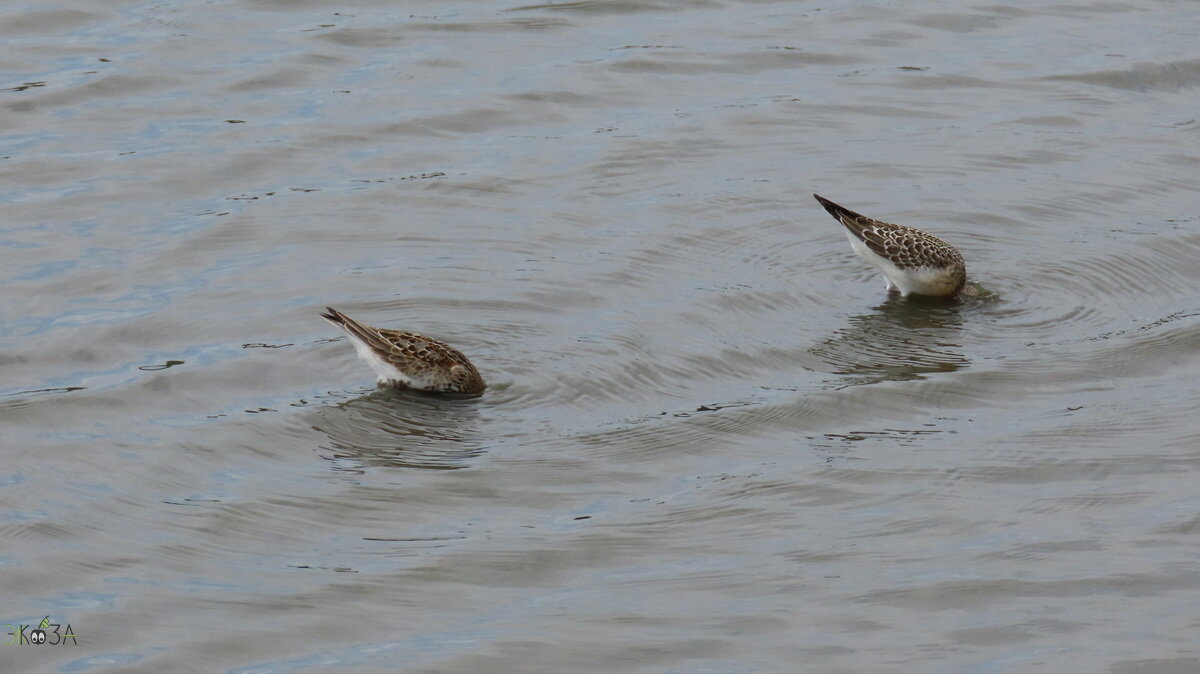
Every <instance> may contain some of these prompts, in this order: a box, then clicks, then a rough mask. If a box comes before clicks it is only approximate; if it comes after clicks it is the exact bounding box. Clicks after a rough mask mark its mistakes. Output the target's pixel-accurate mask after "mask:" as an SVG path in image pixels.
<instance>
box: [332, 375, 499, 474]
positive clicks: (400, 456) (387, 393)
mask: <svg viewBox="0 0 1200 674" xmlns="http://www.w3.org/2000/svg"><path fill="white" fill-rule="evenodd" d="M476 405H477V399H472V398H455V397H449V396H437V395H434V394H425V393H420V392H415V391H398V390H396V389H392V388H380V389H377V390H375V391H372V392H370V393H368V394H366V395H364V396H361V397H358V398H354V399H353V400H347V401H346V402H342V403H339V404H337V405H334V406H329V407H323V408H321V409H319V410H316V411H314V412H313V413H312V414H313V416H314V418H313V419H311V420H310V423H311V424H312V428H313V429H314V430H318V431H321V432H322V433H324V434H325V435H326V436H328V438H329V441H328V443H325V444H322V445H321V446H320V447H319V453H320V454H321V456H322V457H323V458H325V459H326V460H328V461H331V462H333V464H334V466H335V469H336V470H340V471H351V472H362V471H363V470H364V469H366V468H368V467H385V466H392V467H403V468H429V469H433V470H455V469H458V468H465V467H467V465H468V461H469V460H470V459H472V458H474V457H477V456H479V455H480V454H482V453H483V452H484V451H485V447H484V442H483V433H482V431H481V430H479V412H478V408H477V406H476Z"/></svg>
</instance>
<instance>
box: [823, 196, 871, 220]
mask: <svg viewBox="0 0 1200 674" xmlns="http://www.w3.org/2000/svg"><path fill="white" fill-rule="evenodd" d="M813 196H814V197H816V199H817V201H819V202H820V203H821V205H822V206H824V207H825V210H826V211H828V212H829V214H830V215H832V216H833V217H834V219H835V220H838V221H840V222H842V224H845V223H846V221H847V220H857V219H860V218H862V217H863V216H862V215H861V214H859V213H855V212H854V211H852V210H850V209H849V208H846V207H845V206H839V205H837V204H835V203H833V202H832V201H830V200H828V199H826V198H825V197H823V196H821V195H819V194H814V195H813Z"/></svg>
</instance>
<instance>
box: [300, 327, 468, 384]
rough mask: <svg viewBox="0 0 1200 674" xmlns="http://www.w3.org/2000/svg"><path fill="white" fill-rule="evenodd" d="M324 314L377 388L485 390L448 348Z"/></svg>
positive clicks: (410, 334)
mask: <svg viewBox="0 0 1200 674" xmlns="http://www.w3.org/2000/svg"><path fill="white" fill-rule="evenodd" d="M326 311H328V312H329V313H324V314H321V318H324V319H325V320H327V321H329V322H330V323H332V324H334V325H336V326H338V327H339V328H341V329H342V330H344V331H345V332H346V334H347V335H349V337H350V343H351V344H353V345H354V350H355V351H356V352H357V353H358V357H359V358H361V359H362V360H363V361H365V362H366V363H367V365H370V366H371V369H372V370H374V371H375V375H376V378H377V381H378V382H379V383H380V384H390V385H392V386H396V387H399V388H411V389H417V390H421V391H435V392H439V393H468V394H471V395H480V394H482V393H483V391H484V389H486V388H487V384H485V383H484V381H483V377H481V376H479V371H478V370H476V369H475V366H474V365H473V364H471V361H469V360H467V357H466V356H464V355H463V354H462V352H460V351H459V350H458V349H455V348H454V347H452V346H450V345H449V344H446V343H444V342H439V341H438V340H436V339H432V338H429V337H425V336H424V335H418V334H416V333H413V332H403V331H400V330H383V329H380V328H372V327H370V326H367V325H363V324H362V323H359V322H358V321H356V320H354V319H353V318H350V317H349V316H347V315H345V314H343V313H342V312H340V311H338V310H337V309H334V308H332V307H326Z"/></svg>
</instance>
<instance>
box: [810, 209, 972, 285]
mask: <svg viewBox="0 0 1200 674" xmlns="http://www.w3.org/2000/svg"><path fill="white" fill-rule="evenodd" d="M813 196H814V197H816V199H817V201H819V202H820V203H821V205H822V206H824V207H825V210H826V211H829V214H830V215H832V216H833V217H834V218H835V219H836V220H837V221H838V222H840V223H842V225H843V226H845V228H846V237H847V238H848V239H849V240H850V247H851V248H853V249H854V252H856V253H858V255H859V257H861V258H863V259H864V260H866V261H867V262H869V263H871V265H872V266H874V267H875V268H877V269H879V271H881V272H883V275H884V277H885V278H886V279H887V285H888V289H889V290H891V289H893V288H894V289H896V290H898V291H900V294H901V295H929V296H932V297H953V296H955V295H957V294H959V292H960V291H962V290H963V286H965V285H966V282H967V267H966V263H965V262H964V261H963V257H962V254H961V253H959V252H958V250H957V249H955V248H954V246H951V245H950V244H948V243H946V242H945V241H942V240H941V239H939V238H938V237H936V236H934V235H932V234H929V233H928V232H923V231H921V230H919V229H917V228H915V227H906V226H904V225H894V224H892V223H890V222H882V221H879V220H874V219H872V218H868V217H867V216H865V215H861V214H859V213H855V212H854V211H852V210H850V209H848V208H845V207H843V206H839V205H837V204H835V203H833V202H832V201H830V200H828V199H826V198H824V197H822V196H820V195H818V194H814V195H813Z"/></svg>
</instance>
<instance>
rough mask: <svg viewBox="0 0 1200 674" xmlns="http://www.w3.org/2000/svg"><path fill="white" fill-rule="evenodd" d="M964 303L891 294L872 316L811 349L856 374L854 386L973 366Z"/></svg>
mask: <svg viewBox="0 0 1200 674" xmlns="http://www.w3.org/2000/svg"><path fill="white" fill-rule="evenodd" d="M963 305H964V303H962V302H947V301H944V300H937V299H932V298H930V299H926V298H919V297H907V298H905V297H901V296H900V295H898V294H891V295H889V296H888V298H887V300H886V301H885V302H884V303H883V304H881V305H879V306H877V307H875V310H874V311H872V312H871V313H868V314H861V315H858V316H851V317H850V318H849V319H848V320H849V323H848V325H846V326H844V327H842V328H839V329H838V330H837V332H836V334H835V335H834V336H833V337H830V338H828V339H826V340H825V341H823V342H821V343H820V344H819V345H817V346H814V347H813V348H812V349H811V350H810V353H811V354H813V355H815V356H817V357H819V358H820V359H821V360H822V361H824V362H825V363H827V364H828V365H829V366H831V367H833V368H834V369H833V372H834V373H835V374H844V375H851V376H852V377H853V379H852V380H851V381H850V382H848V383H849V384H871V383H875V382H880V381H905V380H911V379H923V378H924V376H925V375H928V374H932V373H935V372H955V371H957V370H959V369H961V368H963V367H966V366H967V365H969V364H970V360H969V359H968V358H967V356H966V355H965V354H964V352H963V344H962V338H961V328H962V312H963V310H964V306H963Z"/></svg>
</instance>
